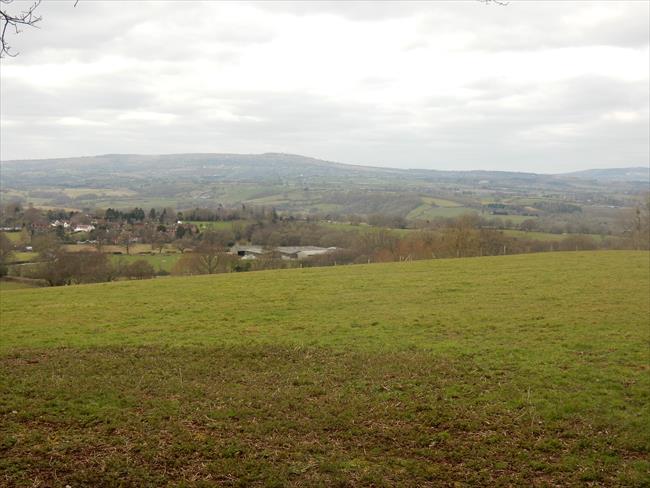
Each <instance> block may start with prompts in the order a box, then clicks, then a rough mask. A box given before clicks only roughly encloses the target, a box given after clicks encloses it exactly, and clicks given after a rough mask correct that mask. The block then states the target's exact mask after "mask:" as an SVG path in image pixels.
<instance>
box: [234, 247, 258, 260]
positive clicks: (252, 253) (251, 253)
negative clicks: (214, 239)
mask: <svg viewBox="0 0 650 488" xmlns="http://www.w3.org/2000/svg"><path fill="white" fill-rule="evenodd" d="M230 254H234V255H236V256H239V257H240V258H242V259H255V258H257V257H259V256H261V255H263V254H266V251H265V250H264V248H263V247H262V246H243V245H240V244H235V245H234V246H232V247H231V248H230Z"/></svg>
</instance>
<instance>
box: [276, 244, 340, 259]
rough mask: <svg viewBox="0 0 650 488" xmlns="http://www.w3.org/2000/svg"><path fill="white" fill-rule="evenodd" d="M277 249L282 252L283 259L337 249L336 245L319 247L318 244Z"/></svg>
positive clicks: (299, 257)
mask: <svg viewBox="0 0 650 488" xmlns="http://www.w3.org/2000/svg"><path fill="white" fill-rule="evenodd" d="M275 250H276V251H277V252H278V253H279V254H280V257H281V258H282V259H305V258H308V257H310V256H318V255H320V254H327V253H329V252H332V251H336V248H335V247H317V246H280V247H276V248H275Z"/></svg>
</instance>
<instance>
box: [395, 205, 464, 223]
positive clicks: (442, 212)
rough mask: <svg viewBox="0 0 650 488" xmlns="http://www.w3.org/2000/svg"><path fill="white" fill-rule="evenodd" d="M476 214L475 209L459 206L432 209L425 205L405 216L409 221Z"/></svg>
mask: <svg viewBox="0 0 650 488" xmlns="http://www.w3.org/2000/svg"><path fill="white" fill-rule="evenodd" d="M472 213H473V214H475V213H477V212H476V210H475V209H473V208H469V207H461V206H439V207H432V206H431V205H427V204H426V203H424V204H422V205H420V206H419V207H417V208H414V209H413V210H411V211H410V212H409V213H408V215H407V216H406V218H407V219H409V220H426V219H435V218H436V217H442V218H453V217H460V216H461V215H465V214H472Z"/></svg>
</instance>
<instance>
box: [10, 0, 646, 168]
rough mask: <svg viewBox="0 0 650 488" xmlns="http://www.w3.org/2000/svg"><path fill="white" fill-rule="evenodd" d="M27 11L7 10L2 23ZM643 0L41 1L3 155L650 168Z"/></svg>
mask: <svg viewBox="0 0 650 488" xmlns="http://www.w3.org/2000/svg"><path fill="white" fill-rule="evenodd" d="M25 6H27V3H25V2H15V3H14V4H11V5H9V7H8V8H10V9H14V10H15V9H17V8H21V7H25ZM649 9H650V2H645V1H637V2H623V1H611V2H590V1H578V2H559V1H558V2H551V1H541V2H529V1H517V0H514V1H511V2H510V3H509V4H508V5H505V6H502V5H497V4H495V3H488V4H485V3H482V2H480V1H465V2H460V1H459V2H442V1H436V2H430V3H427V2H414V3H409V2H399V3H390V2H345V3H344V2H336V1H332V2H304V3H301V2H284V3H283V2H280V3H273V2H262V3H251V2H206V3H202V2H186V1H183V2H181V1H175V2H172V1H169V2H125V3H121V2H117V1H110V2H100V1H89V0H80V1H79V3H78V5H77V6H76V7H75V6H74V1H73V0H70V1H65V0H61V1H56V2H55V1H46V2H44V3H43V4H41V5H40V7H39V12H40V15H41V16H42V21H41V22H40V24H39V25H40V28H39V29H26V30H24V31H23V32H22V33H21V34H20V35H18V36H12V37H11V38H10V39H9V41H10V43H11V45H12V46H13V48H14V52H17V53H18V55H17V56H16V57H13V58H5V59H3V60H2V61H1V64H0V157H1V158H2V160H9V159H33V158H51V157H71V156H83V155H97V154H108V153H111V154H114V153H138V154H168V153H188V152H214V153H224V152H227V153H263V152H284V153H294V154H302V155H306V156H312V157H317V158H321V159H326V160H330V161H338V162H343V163H351V164H368V165H375V166H391V167H399V168H429V169H448V170H450V169H455V170H470V169H486V170H514V171H535V172H539V173H556V172H569V171H574V170H580V169H587V168H604V167H628V166H648V164H649V161H650V116H649V111H650V110H649V109H650V79H649V78H650V47H649V44H650V10H649Z"/></svg>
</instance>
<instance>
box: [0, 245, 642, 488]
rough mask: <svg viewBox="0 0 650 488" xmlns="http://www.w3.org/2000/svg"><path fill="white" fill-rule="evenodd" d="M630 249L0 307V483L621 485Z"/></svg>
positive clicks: (629, 449) (232, 280)
mask: <svg viewBox="0 0 650 488" xmlns="http://www.w3.org/2000/svg"><path fill="white" fill-rule="evenodd" d="M647 264H648V253H647V252H574V253H547V254H539V255H518V256H502V257H490V258H470V259H455V260H435V261H418V262H413V263H391V264H373V265H362V266H337V267H331V268H311V269H294V270H282V271H265V272H258V273H250V274H247V273H243V274H228V275H217V276H201V277H191V278H169V279H158V280H149V281H128V282H117V283H110V284H97V285H85V286H83V285H82V286H74V287H60V288H49V289H28V290H10V291H2V292H1V293H0V313H1V318H2V320H1V327H0V429H1V430H2V432H3V433H4V435H3V437H2V438H1V440H0V452H1V454H2V455H1V456H0V472H1V473H2V477H3V478H2V479H3V482H4V483H5V484H7V485H8V486H12V485H27V484H34V483H36V482H39V480H41V481H46V480H51V479H54V477H56V479H57V480H58V482H59V483H60V484H62V485H65V484H70V485H71V486H76V485H94V486H98V485H106V484H110V483H111V482H112V481H114V480H116V479H120V480H122V481H123V482H125V483H127V484H131V485H139V486H144V485H152V486H153V485H155V486H160V485H179V486H180V485H182V486H212V485H215V484H224V485H233V486H235V485H259V486H262V485H264V486H285V485H295V486H298V485H318V484H321V485H322V484H326V485H341V486H343V485H356V486H380V485H393V486H394V485H410V486H416V485H417V486H440V485H450V484H453V483H455V482H458V483H465V484H472V485H491V484H503V485H523V484H526V485H571V484H586V483H591V484H601V485H609V486H611V485H628V486H632V485H642V484H643V482H644V480H645V481H647V479H648V478H647V475H648V472H649V471H648V470H649V468H650V463H649V462H648V454H649V452H650V443H649V442H648V439H650V431H649V430H648V429H649V426H648V423H647V421H646V420H647V415H648V413H649V412H648V405H649V404H650V402H649V400H650V396H649V393H648V392H649V391H650V380H649V376H648V362H647V351H648V349H647V348H648V342H647V341H648V336H647V330H648V329H647V326H648V316H649V314H650V302H649V301H648V289H649V287H650V276H649V274H650V270H649V269H648V266H647Z"/></svg>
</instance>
